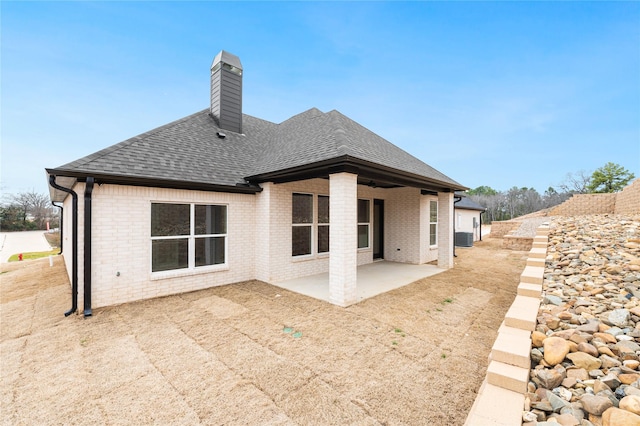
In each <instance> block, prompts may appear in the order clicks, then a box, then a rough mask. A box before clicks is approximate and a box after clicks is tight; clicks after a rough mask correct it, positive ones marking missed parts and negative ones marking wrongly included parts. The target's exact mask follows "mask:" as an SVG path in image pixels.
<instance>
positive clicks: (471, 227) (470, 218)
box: [453, 194, 487, 245]
mask: <svg viewBox="0 0 640 426" xmlns="http://www.w3.org/2000/svg"><path fill="white" fill-rule="evenodd" d="M453 206H454V216H455V225H454V227H455V232H456V235H458V233H465V234H471V235H472V239H471V241H472V242H473V241H482V213H484V212H485V211H486V210H487V209H486V207H482V206H481V205H480V204H478V203H476V202H475V201H473V200H472V199H470V198H469V197H466V196H464V195H461V194H456V195H455V201H454V204H453ZM464 239H465V238H462V240H464ZM456 245H462V244H458V242H457V241H456Z"/></svg>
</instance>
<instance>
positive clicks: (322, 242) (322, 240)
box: [318, 195, 329, 253]
mask: <svg viewBox="0 0 640 426" xmlns="http://www.w3.org/2000/svg"><path fill="white" fill-rule="evenodd" d="M328 252H329V197H328V196H326V195H318V253H328Z"/></svg>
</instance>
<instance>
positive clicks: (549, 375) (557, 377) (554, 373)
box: [536, 368, 565, 389]
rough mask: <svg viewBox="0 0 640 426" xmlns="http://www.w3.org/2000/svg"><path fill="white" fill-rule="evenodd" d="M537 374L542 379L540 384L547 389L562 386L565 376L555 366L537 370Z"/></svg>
mask: <svg viewBox="0 0 640 426" xmlns="http://www.w3.org/2000/svg"><path fill="white" fill-rule="evenodd" d="M536 376H537V377H538V380H539V381H540V386H542V387H543V388H545V389H553V388H557V387H558V386H560V384H561V383H562V381H563V380H564V378H565V376H564V375H563V374H561V373H560V372H559V371H558V370H556V369H555V368H553V369H547V368H543V369H540V370H537V374H536Z"/></svg>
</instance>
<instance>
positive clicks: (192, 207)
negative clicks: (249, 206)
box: [149, 201, 229, 277]
mask: <svg viewBox="0 0 640 426" xmlns="http://www.w3.org/2000/svg"><path fill="white" fill-rule="evenodd" d="M153 204H187V205H189V235H169V236H158V237H153V236H152V237H151V238H150V242H149V246H150V251H149V253H150V256H149V270H150V271H151V274H152V276H154V277H158V276H163V275H176V274H181V273H193V272H195V271H203V272H210V271H215V270H220V269H228V267H229V205H228V204H224V203H189V202H179V201H175V202H166V201H152V202H151V203H150V205H149V207H150V208H149V217H151V205H153ZM196 206H220V207H224V208H225V210H226V223H225V230H226V231H227V232H226V233H224V234H202V235H201V234H198V235H196V234H195V214H196V213H195V212H196ZM208 237H224V263H216V264H214V265H203V266H195V263H196V259H195V258H196V239H197V238H208ZM178 239H187V250H188V254H187V262H188V264H187V267H186V268H179V269H167V270H164V271H154V270H153V241H157V240H178Z"/></svg>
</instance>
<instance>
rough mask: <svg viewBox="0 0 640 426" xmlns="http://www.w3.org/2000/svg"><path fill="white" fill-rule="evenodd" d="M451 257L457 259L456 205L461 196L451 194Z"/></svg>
mask: <svg viewBox="0 0 640 426" xmlns="http://www.w3.org/2000/svg"><path fill="white" fill-rule="evenodd" d="M453 199H454V200H455V201H454V202H453V257H458V255H457V254H456V204H457V203H459V202H460V200H462V195H456V194H455V192H454V194H453Z"/></svg>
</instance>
